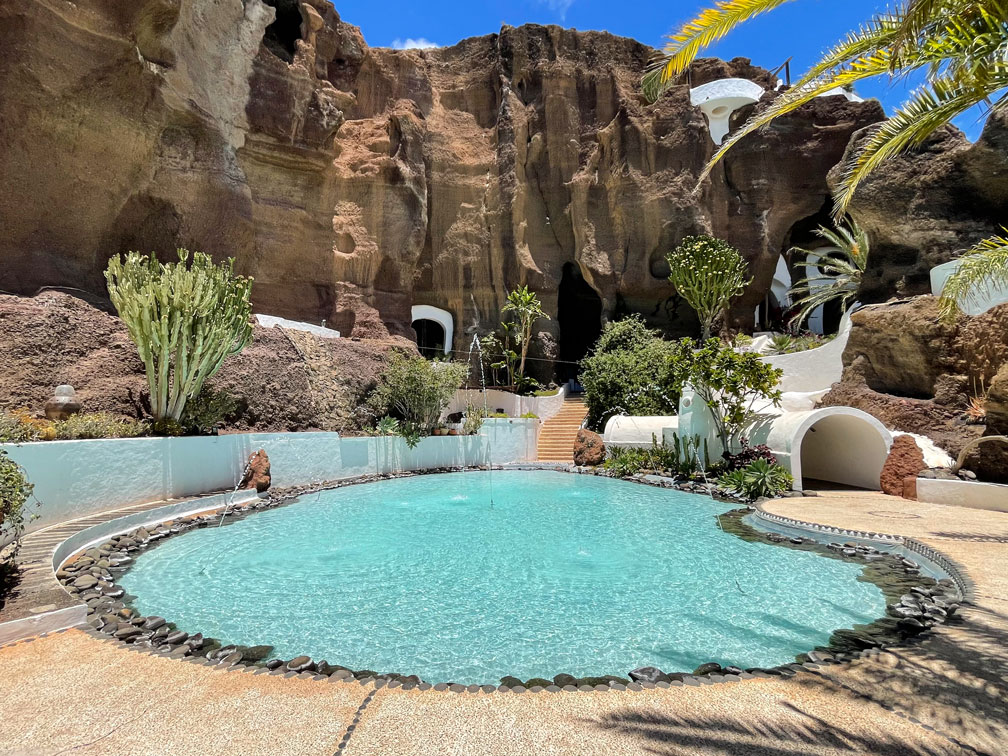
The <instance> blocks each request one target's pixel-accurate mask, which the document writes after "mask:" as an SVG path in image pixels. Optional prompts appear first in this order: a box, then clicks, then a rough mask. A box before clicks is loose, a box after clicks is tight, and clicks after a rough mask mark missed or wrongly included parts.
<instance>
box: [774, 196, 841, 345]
mask: <svg viewBox="0 0 1008 756" xmlns="http://www.w3.org/2000/svg"><path fill="white" fill-rule="evenodd" d="M820 226H825V227H826V228H832V229H835V228H836V226H835V224H834V223H833V202H832V200H831V199H830V198H829V197H827V198H826V200H825V202H824V204H823V206H822V208H821V209H820V210H819V212H817V213H816V214H815V215H810V216H808V217H807V218H803V219H802V220H800V221H798V222H797V223H795V224H794V225H793V226H792V227H791V229H790V230H789V231H788V233H787V236H786V237H785V239H784V248H783V250H782V254H783V255H787V257H788V262H789V263H790V268H791V270H792V271H793V272H794V273H793V276H794V280H795V281H796V282H797V281H798V280H799V279H803V278H810V279H812V281H811V282H810V284H809V285H810V287H811V288H813V289H816V288H821V287H823V286H828V285H829V284H830V283H831V279H830V278H829V277H828V276H825V275H823V273H822V271H821V270H820V269H819V267H805V266H803V265H801V263H804V262H808V263H813V264H815V263H817V262H819V261H821V260H825V259H826V258H828V257H829V256H830V255H832V254H836V253H838V252H839V250H838V249H837V248H836V247H833V246H831V245H830V244H829V243H828V242H827V241H826V240H825V239H823V238H822V237H821V236H819V235H818V234H817V233H816V230H817V229H818V228H819V227H820ZM795 248H799V249H804V250H807V251H808V252H809V254H808V255H805V254H802V253H800V252H796V251H793V250H794V249H795ZM801 296H803V294H802V293H799V294H798V297H795V299H798V298H800V297H801ZM797 314H798V308H794V307H792V308H791V310H790V311H789V312H788V313H787V318H786V319H789V318H791V317H793V316H795V315H797ZM842 316H843V310H842V309H841V307H840V302H839V301H837V300H833V301H831V302H828V303H827V304H826V305H825V306H820V307H817V308H816V309H815V310H813V311H812V313H811V314H810V315H809V317H808V318H806V319H805V320H804V321H803V322H802V324H801V328H802V329H803V330H809V331H812V332H813V333H817V334H820V335H822V334H829V333H836V332H837V330H839V328H840V319H841V318H842Z"/></svg>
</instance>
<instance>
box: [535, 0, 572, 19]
mask: <svg viewBox="0 0 1008 756" xmlns="http://www.w3.org/2000/svg"><path fill="white" fill-rule="evenodd" d="M539 4H540V5H545V6H546V7H547V8H549V9H550V10H551V11H553V12H555V13H557V14H558V15H559V16H560V20H561V21H563V20H564V19H565V18H567V10H568V9H569V8H570V7H571V6H572V5H574V0H539Z"/></svg>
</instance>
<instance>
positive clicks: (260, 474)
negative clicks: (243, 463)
mask: <svg viewBox="0 0 1008 756" xmlns="http://www.w3.org/2000/svg"><path fill="white" fill-rule="evenodd" d="M269 487H270V461H269V457H268V456H267V455H266V450H265V449H260V450H259V451H257V452H256V453H255V454H253V455H252V456H251V457H249V461H248V468H247V469H246V470H245V476H244V477H243V478H242V482H241V484H240V486H239V488H242V489H250V488H254V489H255V490H256V491H258V492H259V493H262V492H263V491H265V490H267V489H268V488H269Z"/></svg>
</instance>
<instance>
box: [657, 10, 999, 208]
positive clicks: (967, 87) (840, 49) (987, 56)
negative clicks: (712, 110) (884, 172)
mask: <svg viewBox="0 0 1008 756" xmlns="http://www.w3.org/2000/svg"><path fill="white" fill-rule="evenodd" d="M790 1H791V0H718V1H717V2H716V4H715V7H714V8H711V9H708V10H705V11H703V12H702V13H701V14H700V15H699V16H697V17H696V18H695V19H693V20H692V21H690V22H688V23H687V24H685V25H684V26H683V27H682V28H681V29H680V30H679V31H678V32H676V33H674V34H672V35H670V38H669V44H668V46H667V47H666V48H665V55H664V56H663V57H662V58H660V59H659V60H657V61H656V62H655V63H653V64H652V65H651V66H649V68H648V71H647V72H646V73H645V75H644V78H643V80H642V82H641V83H642V86H643V89H644V93H645V95H647V96H648V97H649V98H651V99H657V98H658V97H659V96H660V95H661V94H662V93H663V92H664V91H665V90H666V89H667V88H668V87H669V86H671V85H672V84H673V83H674V81H675V79H676V78H677V77H678V76H679V75H680V74H681V73H683V72H684V71H685V70H686V68H687V67H688V66H689V64H690V63H691V62H692V61H693V60H694V58H696V56H697V53H699V51H700V50H701V49H702V48H704V47H706V46H707V45H710V44H711V43H712V42H715V41H717V40H718V39H720V38H721V37H723V36H724V35H726V34H727V33H728V32H729V31H731V30H732V29H733V28H735V27H736V26H738V25H739V24H741V23H743V22H744V21H747V20H748V19H750V18H752V17H754V16H757V15H760V14H763V13H767V12H769V11H771V10H773V9H775V8H777V7H778V6H780V5H783V4H784V3H785V2H790ZM916 71H923V72H924V73H925V75H926V79H925V83H924V84H923V85H922V86H921V87H919V88H918V89H917V90H916V91H915V92H914V93H913V94H912V95H911V97H910V99H909V100H908V101H907V102H906V103H905V104H904V105H903V106H902V107H901V108H899V109H898V110H897V111H896V113H895V114H894V115H893V116H892V117H891V118H889V119H888V120H887V121H884V122H883V123H881V124H879V125H877V126H876V127H874V128H873V130H872V131H871V133H870V134H869V136H868V137H867V138H866V139H864V140H862V141H861V142H860V143H859V144H857V145H856V147H855V148H854V149H852V150H851V151H850V152H849V153H848V156H847V158H846V160H845V163H844V165H843V175H842V180H841V182H840V184H839V187H838V191H837V193H836V197H835V212H836V216H837V217H838V218H839V217H841V216H842V215H843V213H844V211H845V210H846V208H847V205H848V204H849V203H850V200H851V197H852V196H853V194H854V191H855V189H856V188H857V186H858V185H859V184H860V183H861V182H862V181H863V180H864V178H865V177H866V176H867V175H868V174H869V173H871V172H872V171H873V170H875V168H877V167H878V165H879V164H881V163H882V162H884V161H885V160H887V159H889V158H891V157H893V156H894V155H898V154H900V153H902V152H904V151H905V150H908V149H911V148H913V147H916V146H918V145H920V144H921V143H922V142H923V141H924V140H925V139H926V138H927V137H928V136H929V135H930V134H932V133H933V132H934V131H935V130H936V129H938V128H939V127H940V126H942V125H943V124H945V123H948V121H949V120H951V119H952V118H954V117H955V116H957V115H959V114H960V113H962V112H964V111H965V110H968V109H969V108H971V107H973V106H974V105H977V104H980V103H982V104H983V105H984V106H985V107H986V109H987V112H988V113H989V112H990V111H993V110H997V109H1001V108H1004V107H1005V106H1006V104H1008V92H1006V91H1004V90H1005V88H1006V87H1008V0H900V1H899V2H898V3H897V4H896V6H895V8H894V9H893V10H891V11H887V12H885V13H880V14H876V15H875V16H874V17H872V18H871V19H870V20H869V21H867V22H865V23H864V24H862V25H861V27H860V28H859V29H858V30H857V31H854V32H851V33H849V34H848V35H847V37H846V38H845V39H843V40H842V41H841V42H840V43H839V44H837V45H836V46H834V47H833V48H832V49H831V50H829V51H828V52H827V53H826V54H825V55H824V56H823V58H822V60H820V61H819V62H818V63H816V64H815V65H814V66H812V68H811V69H809V71H808V72H807V73H805V75H804V76H802V77H801V79H799V80H798V82H797V83H796V84H795V85H794V86H792V87H791V88H789V89H787V90H784V91H783V92H781V93H780V94H779V95H778V96H777V97H776V99H774V100H773V102H771V103H770V104H769V105H768V106H767V107H765V108H762V109H759V110H757V111H756V112H755V113H753V115H752V116H751V117H750V118H749V120H748V121H747V122H746V123H745V124H744V125H743V126H742V127H740V128H739V129H738V130H737V131H735V132H734V133H733V134H731V135H730V136H729V137H728V138H727V139H726V140H725V141H724V143H723V144H722V145H721V147H720V149H719V150H718V151H717V152H716V153H715V155H714V157H713V158H711V160H710V162H709V163H708V164H707V166H706V168H705V169H704V171H703V172H702V173H701V175H700V180H703V178H705V177H706V176H707V175H708V174H709V173H710V170H711V168H712V167H713V166H714V165H715V164H716V163H717V162H718V161H719V160H720V159H721V158H722V157H724V155H725V153H726V152H727V151H728V150H730V149H731V148H732V147H733V146H734V145H735V144H737V143H738V142H739V140H741V139H744V138H745V137H746V136H747V135H748V134H751V133H752V132H753V131H756V130H757V129H759V128H760V127H762V126H765V125H766V124H768V123H770V122H771V121H773V120H774V119H775V118H778V117H779V116H782V115H785V114H786V113H790V112H792V111H794V110H796V109H797V108H798V107H800V106H801V105H803V104H804V103H806V102H809V101H810V100H812V99H813V98H815V97H818V96H819V95H822V94H825V93H827V92H829V91H830V90H831V89H834V88H835V87H849V86H851V85H853V84H854V83H855V82H858V81H861V80H863V79H868V78H871V77H874V76H879V75H885V76H889V78H890V79H893V80H897V79H900V78H904V77H906V76H907V75H909V74H911V73H913V72H916Z"/></svg>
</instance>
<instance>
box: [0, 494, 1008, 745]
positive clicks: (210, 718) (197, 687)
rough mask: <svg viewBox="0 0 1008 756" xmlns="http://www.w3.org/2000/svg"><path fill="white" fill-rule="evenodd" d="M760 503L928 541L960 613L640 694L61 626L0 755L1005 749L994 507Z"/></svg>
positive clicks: (8, 690) (14, 675)
mask: <svg viewBox="0 0 1008 756" xmlns="http://www.w3.org/2000/svg"><path fill="white" fill-rule="evenodd" d="M767 509H768V510H769V511H771V512H774V513H776V514H781V515H786V516H789V517H795V518H798V519H803V520H812V521H816V522H821V523H824V524H829V525H837V526H840V527H847V528H855V529H863V530H871V531H881V532H889V533H898V534H902V535H908V536H913V537H915V538H918V539H920V540H922V541H925V542H927V543H928V544H930V545H932V546H934V547H935V548H937V549H939V550H941V551H943V552H944V553H945V554H947V555H948V556H950V557H951V558H952V559H955V560H956V561H958V562H959V563H960V564H961V565H963V566H964V567H965V569H966V571H967V572H968V574H969V576H970V577H971V578H972V579H973V580H974V582H975V584H976V595H975V596H974V602H973V605H964V606H963V608H962V610H961V615H962V617H961V619H959V620H956V622H955V623H954V624H949V625H946V626H943V627H941V628H939V629H938V630H937V631H936V632H935V633H933V635H932V636H931V637H929V638H928V639H926V640H924V641H923V642H921V643H918V644H915V645H912V646H908V647H905V648H901V649H897V650H895V651H887V652H883V653H880V654H879V655H878V656H876V657H874V658H873V659H870V660H869V659H863V660H859V661H856V662H853V663H849V664H845V665H830V666H824V667H821V668H820V669H818V670H814V671H803V672H800V673H799V674H798V675H797V676H796V677H793V678H790V679H783V678H772V679H752V680H744V681H741V682H736V683H730V684H717V685H704V686H701V687H692V686H683V687H675V688H670V689H652V690H644V691H638V692H633V691H624V692H616V691H609V692H590V693H586V692H577V693H548V692H542V693H536V694H533V693H523V694H516V693H489V694H487V693H475V694H471V693H449V692H435V691H418V690H411V691H403V690H401V689H388V688H380V689H376V687H375V685H374V684H373V683H372V684H367V685H361V684H359V683H345V682H330V681H328V680H326V681H316V680H310V679H301V678H292V679H285V678H282V677H278V676H270V675H257V674H253V673H251V672H241V671H225V670H223V669H221V668H219V667H216V668H211V667H206V666H202V665H198V664H193V663H186V662H182V661H179V660H174V659H167V658H161V657H155V656H150V655H146V654H143V653H136V652H130V651H128V650H125V649H123V648H121V647H119V646H117V645H115V644H113V643H109V642H106V641H102V640H100V639H97V638H94V637H92V636H90V635H88V634H85V633H83V632H81V631H78V630H68V631H64V632H61V633H57V634H54V635H49V636H45V637H39V638H35V639H33V640H31V641H28V642H20V643H17V644H13V645H10V646H6V647H2V648H0V700H2V701H3V707H2V712H3V723H4V724H3V727H0V753H16V754H62V753H74V754H124V755H125V754H231V753H241V754H325V755H327V756H328V755H330V754H336V753H340V754H348V755H352V756H362V755H364V754H376V755H377V754H383V755H384V754H389V755H390V756H391V755H399V754H416V755H417V756H420V755H421V754H460V755H467V754H505V755H507V754H522V755H523V756H525V755H526V754H529V753H537V754H663V755H672V754H675V755H677V756H678V755H679V754H682V755H683V756H686V755H688V754H689V755H692V754H703V755H708V754H709V755H714V754H746V755H748V754H767V755H768V756H798V755H799V754H855V753H856V754H879V755H880V756H901V755H902V754H926V755H928V756H934V755H938V754H973V755H974V756H975V755H976V754H989V756H1000V755H1001V754H1004V753H1006V752H1008V697H1006V684H1005V680H1006V679H1008V571H1006V570H1005V565H1006V564H1008V562H1006V557H1008V514H999V513H992V512H986V511H980V510H970V509H960V508H952V507H941V506H935V505H925V504H918V503H917V502H911V501H905V500H903V499H898V498H892V497H887V496H883V495H881V494H865V493H862V492H823V493H822V495H820V496H819V497H818V498H799V499H785V500H781V501H778V502H773V503H772V504H770V505H768V506H767ZM348 728H349V730H348ZM348 736H349V737H348Z"/></svg>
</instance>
